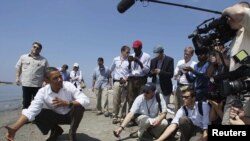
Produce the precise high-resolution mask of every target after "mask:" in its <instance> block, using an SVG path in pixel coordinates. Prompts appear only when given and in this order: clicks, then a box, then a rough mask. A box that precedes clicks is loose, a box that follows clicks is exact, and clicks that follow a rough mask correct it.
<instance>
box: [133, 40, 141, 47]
mask: <svg viewBox="0 0 250 141" xmlns="http://www.w3.org/2000/svg"><path fill="white" fill-rule="evenodd" d="M140 47H142V42H141V41H140V40H136V41H134V43H133V48H140Z"/></svg>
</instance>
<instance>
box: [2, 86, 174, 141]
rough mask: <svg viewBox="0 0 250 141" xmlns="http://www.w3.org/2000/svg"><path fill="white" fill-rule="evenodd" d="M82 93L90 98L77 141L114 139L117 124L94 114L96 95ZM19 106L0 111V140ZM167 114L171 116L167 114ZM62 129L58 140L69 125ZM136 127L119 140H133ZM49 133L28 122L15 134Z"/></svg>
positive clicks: (30, 139) (19, 137) (40, 140)
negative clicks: (89, 104)
mask: <svg viewBox="0 0 250 141" xmlns="http://www.w3.org/2000/svg"><path fill="white" fill-rule="evenodd" d="M84 93H85V94H86V95H87V96H88V97H89V98H90V100H91V107H89V109H88V110H86V112H85V113H84V116H83V119H82V121H81V123H80V125H79V128H78V131H77V140H78V141H116V140H119V139H118V138H116V137H114V135H113V130H115V129H116V128H117V127H118V126H119V124H117V125H115V124H112V119H111V118H110V117H104V116H103V115H99V116H96V111H95V104H96V97H95V95H94V94H93V93H92V92H91V91H90V90H88V89H85V90H84ZM109 104H110V106H109V107H110V111H111V110H112V94H110V96H109ZM20 113H21V108H18V109H14V110H12V111H5V112H0V117H1V120H0V141H4V140H5V138H4V134H5V132H6V129H5V128H4V126H5V125H10V124H12V123H13V122H14V121H15V120H16V119H17V118H18V116H19V115H20ZM169 116H171V115H170V114H169ZM61 127H62V128H63V130H64V132H63V134H62V135H61V136H59V138H58V141H68V131H69V125H62V126H61ZM136 129H137V127H136V126H134V127H128V128H125V130H124V131H123V132H122V133H121V139H120V140H124V141H125V140H126V141H135V140H136V139H135V138H129V134H130V133H132V132H134V131H136ZM48 136H49V135H43V134H42V133H41V132H40V131H39V129H38V128H37V127H36V125H35V124H32V123H29V124H26V125H24V126H23V127H22V128H21V129H20V130H19V131H18V132H17V134H16V137H15V140H16V141H45V140H46V139H47V138H48Z"/></svg>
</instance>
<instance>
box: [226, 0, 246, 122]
mask: <svg viewBox="0 0 250 141" xmlns="http://www.w3.org/2000/svg"><path fill="white" fill-rule="evenodd" d="M222 16H227V17H229V18H228V24H229V25H230V27H231V29H235V30H237V33H236V36H235V38H234V40H233V41H232V43H231V45H230V48H231V52H230V56H231V57H230V65H229V71H234V70H236V69H238V68H239V67H240V66H241V64H240V63H239V62H237V60H236V59H234V58H235V57H234V56H235V55H236V54H237V53H239V52H240V51H242V50H245V51H246V52H247V53H248V54H249V53H250V48H249V45H250V5H249V3H248V2H240V3H237V4H235V5H233V6H231V7H228V8H226V9H225V10H224V11H223V13H222ZM248 92H249V91H248ZM235 99H236V96H235V95H229V96H227V99H226V105H225V110H224V116H223V121H222V124H226V125H227V124H229V118H230V109H231V107H232V103H233V101H234V100H235ZM233 109H234V107H232V110H233ZM244 109H245V110H244V115H242V116H241V117H240V118H237V117H236V118H235V119H232V118H231V120H242V121H243V123H244V124H250V101H249V100H248V101H247V103H246V104H245V108H244ZM237 116H239V115H237ZM231 124H233V122H231Z"/></svg>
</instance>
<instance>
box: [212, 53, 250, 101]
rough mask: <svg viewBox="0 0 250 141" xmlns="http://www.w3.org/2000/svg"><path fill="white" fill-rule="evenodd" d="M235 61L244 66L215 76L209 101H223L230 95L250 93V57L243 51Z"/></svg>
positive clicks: (235, 57) (237, 55) (236, 56)
mask: <svg viewBox="0 0 250 141" xmlns="http://www.w3.org/2000/svg"><path fill="white" fill-rule="evenodd" d="M233 58H234V60H235V61H236V62H238V63H240V64H242V66H240V67H239V68H238V69H236V70H234V71H231V72H226V73H223V74H220V75H216V76H213V77H212V78H211V79H210V80H212V82H213V83H210V84H209V92H208V99H213V100H222V99H224V98H226V97H227V96H228V95H236V94H240V95H241V94H243V95H245V94H247V93H248V92H250V79H249V78H250V66H249V65H250V57H249V55H248V54H247V52H246V51H245V50H241V51H240V52H238V53H237V54H236V55H235V56H233Z"/></svg>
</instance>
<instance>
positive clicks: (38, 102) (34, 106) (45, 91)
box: [22, 81, 90, 121]
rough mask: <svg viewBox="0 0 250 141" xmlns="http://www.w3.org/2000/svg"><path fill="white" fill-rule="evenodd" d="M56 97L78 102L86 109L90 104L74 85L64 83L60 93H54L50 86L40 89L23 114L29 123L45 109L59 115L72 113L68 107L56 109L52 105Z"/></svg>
mask: <svg viewBox="0 0 250 141" xmlns="http://www.w3.org/2000/svg"><path fill="white" fill-rule="evenodd" d="M55 97H58V98H59V99H62V100H65V101H77V102H79V103H80V104H81V105H82V106H83V107H84V108H86V107H88V106H89V104H90V101H89V98H88V97H87V96H86V95H85V94H84V93H83V92H81V91H79V90H78V89H76V87H75V86H74V85H73V84H72V83H70V82H67V81H64V82H63V88H61V89H60V91H59V92H58V93H54V92H53V91H52V90H51V87H50V85H49V84H48V85H46V86H45V87H43V88H41V89H39V91H38V92H37V94H36V96H35V98H34V100H33V101H32V102H31V105H30V106H29V107H28V109H23V111H22V114H23V115H25V116H26V117H27V118H28V120H29V121H33V120H34V119H35V117H36V116H37V115H38V114H39V113H40V112H41V110H42V109H43V108H45V109H50V110H52V111H54V112H56V113H58V114H62V115H65V114H67V113H68V112H69V111H70V108H69V107H68V106H65V107H58V108H55V107H54V106H53V105H52V100H53V99H55Z"/></svg>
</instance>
